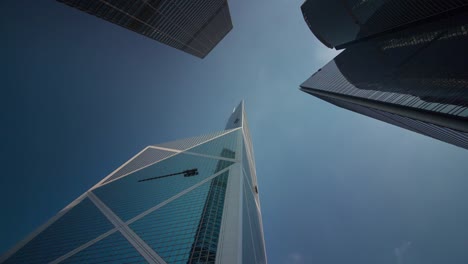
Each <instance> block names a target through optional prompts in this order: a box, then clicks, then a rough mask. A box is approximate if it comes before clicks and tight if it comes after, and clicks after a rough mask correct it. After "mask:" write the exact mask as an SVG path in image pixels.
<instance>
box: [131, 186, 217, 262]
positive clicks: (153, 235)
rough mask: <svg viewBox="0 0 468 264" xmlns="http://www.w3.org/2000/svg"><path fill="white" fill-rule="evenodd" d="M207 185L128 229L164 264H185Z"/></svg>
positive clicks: (195, 232) (201, 209) (207, 188)
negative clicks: (162, 260) (163, 261)
mask: <svg viewBox="0 0 468 264" xmlns="http://www.w3.org/2000/svg"><path fill="white" fill-rule="evenodd" d="M210 183H211V182H207V183H205V184H203V185H201V186H200V187H198V188H196V189H194V190H192V191H191V192H189V193H187V194H185V195H183V196H181V197H180V198H178V199H176V200H174V201H172V202H170V203H168V204H167V205H165V206H163V207H161V208H160V209H158V210H156V211H154V212H152V213H150V214H149V215H147V216H145V217H143V218H142V219H139V220H138V221H136V222H134V223H132V224H131V225H130V228H131V229H133V230H134V231H135V233H136V234H137V235H138V236H140V237H141V238H142V239H143V240H144V241H145V242H146V243H147V244H148V245H149V246H150V247H151V248H152V249H153V250H154V251H156V252H157V253H158V254H159V255H160V256H161V257H162V258H163V259H164V260H165V261H166V262H167V263H184V264H185V263H187V260H188V259H189V257H190V252H191V249H192V244H193V242H194V239H195V236H196V234H197V229H198V225H199V222H200V218H201V215H202V213H203V209H204V207H205V202H206V198H207V195H208V191H209V189H210Z"/></svg>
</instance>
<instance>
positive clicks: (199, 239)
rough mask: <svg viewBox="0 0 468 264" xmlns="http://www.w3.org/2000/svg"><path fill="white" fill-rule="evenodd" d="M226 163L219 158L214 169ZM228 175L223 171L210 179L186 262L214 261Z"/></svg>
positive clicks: (227, 151)
mask: <svg viewBox="0 0 468 264" xmlns="http://www.w3.org/2000/svg"><path fill="white" fill-rule="evenodd" d="M221 155H223V156H234V155H235V152H233V151H231V150H229V149H224V150H223V153H222V154H221ZM226 165H229V163H228V162H227V161H224V160H220V161H219V162H218V165H217V168H216V171H217V172H218V171H221V170H223V168H225V167H226ZM228 176H229V172H224V173H223V174H221V175H219V176H218V177H216V178H215V179H213V180H212V181H211V184H210V190H209V193H208V196H207V197H206V202H205V207H204V208H203V213H202V215H201V218H200V222H199V224H198V228H197V233H196V236H195V239H194V243H193V244H192V249H191V251H190V259H189V261H188V262H187V263H213V264H214V263H215V259H216V253H217V248H218V241H219V232H220V228H221V219H222V217H223V209H224V198H225V196H226V187H227V181H228Z"/></svg>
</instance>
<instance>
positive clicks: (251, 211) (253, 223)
mask: <svg viewBox="0 0 468 264" xmlns="http://www.w3.org/2000/svg"><path fill="white" fill-rule="evenodd" d="M254 195H255V194H254V192H253V190H252V189H251V188H250V187H249V186H248V185H247V183H246V182H245V181H244V203H243V206H244V208H243V214H244V216H243V217H245V214H247V215H248V218H249V222H248V224H247V223H246V222H244V223H243V224H244V226H245V225H248V228H250V233H251V236H250V237H251V238H252V244H253V247H252V251H253V252H250V251H247V252H246V254H250V255H252V253H253V254H254V259H255V262H253V261H249V262H246V263H266V259H265V254H264V252H265V245H264V241H263V236H262V233H261V230H262V228H261V224H260V213H259V210H258V208H257V205H256V203H255V196H254ZM246 233H247V234H246ZM248 233H249V232H248V230H245V229H244V235H247V236H249V234H248ZM244 239H247V238H244ZM244 241H245V240H244ZM249 258H251V256H246V259H249Z"/></svg>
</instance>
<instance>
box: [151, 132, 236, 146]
mask: <svg viewBox="0 0 468 264" xmlns="http://www.w3.org/2000/svg"><path fill="white" fill-rule="evenodd" d="M229 131H231V130H224V131H218V132H214V133H210V134H206V135H203V136H198V137H192V138H185V139H180V140H175V141H170V142H167V143H163V144H158V145H154V146H156V147H163V148H169V149H176V150H186V149H189V148H192V147H195V146H196V145H199V144H201V143H203V142H206V141H208V140H211V139H214V138H216V137H219V136H221V135H222V134H225V133H227V132H229Z"/></svg>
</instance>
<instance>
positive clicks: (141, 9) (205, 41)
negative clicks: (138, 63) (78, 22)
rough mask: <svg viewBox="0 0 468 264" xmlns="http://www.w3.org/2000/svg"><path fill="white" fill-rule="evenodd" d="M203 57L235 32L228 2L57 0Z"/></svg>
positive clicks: (225, 0)
mask: <svg viewBox="0 0 468 264" xmlns="http://www.w3.org/2000/svg"><path fill="white" fill-rule="evenodd" d="M58 1H59V2H63V3H65V4H67V5H69V6H72V7H75V8H77V9H80V10H82V11H85V12H87V13H89V14H92V15H95V16H97V17H100V18H102V19H105V20H107V21H109V22H112V23H114V24H117V25H119V26H122V27H124V28H127V29H130V30H132V31H135V32H137V33H139V34H142V35H145V36H147V37H149V38H152V39H154V40H157V41H159V42H161V43H164V44H166V45H169V46H171V47H173V48H176V49H179V50H182V51H185V52H187V53H190V54H192V55H194V56H197V57H199V58H204V57H205V56H206V55H207V54H208V53H209V52H210V51H211V50H212V49H213V48H214V47H215V46H216V45H217V44H218V43H219V42H220V41H221V40H222V39H223V38H224V36H226V35H227V33H229V31H231V29H232V21H231V16H230V13H229V6H228V3H227V0H176V1H173V0H136V1H122V0H58Z"/></svg>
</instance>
